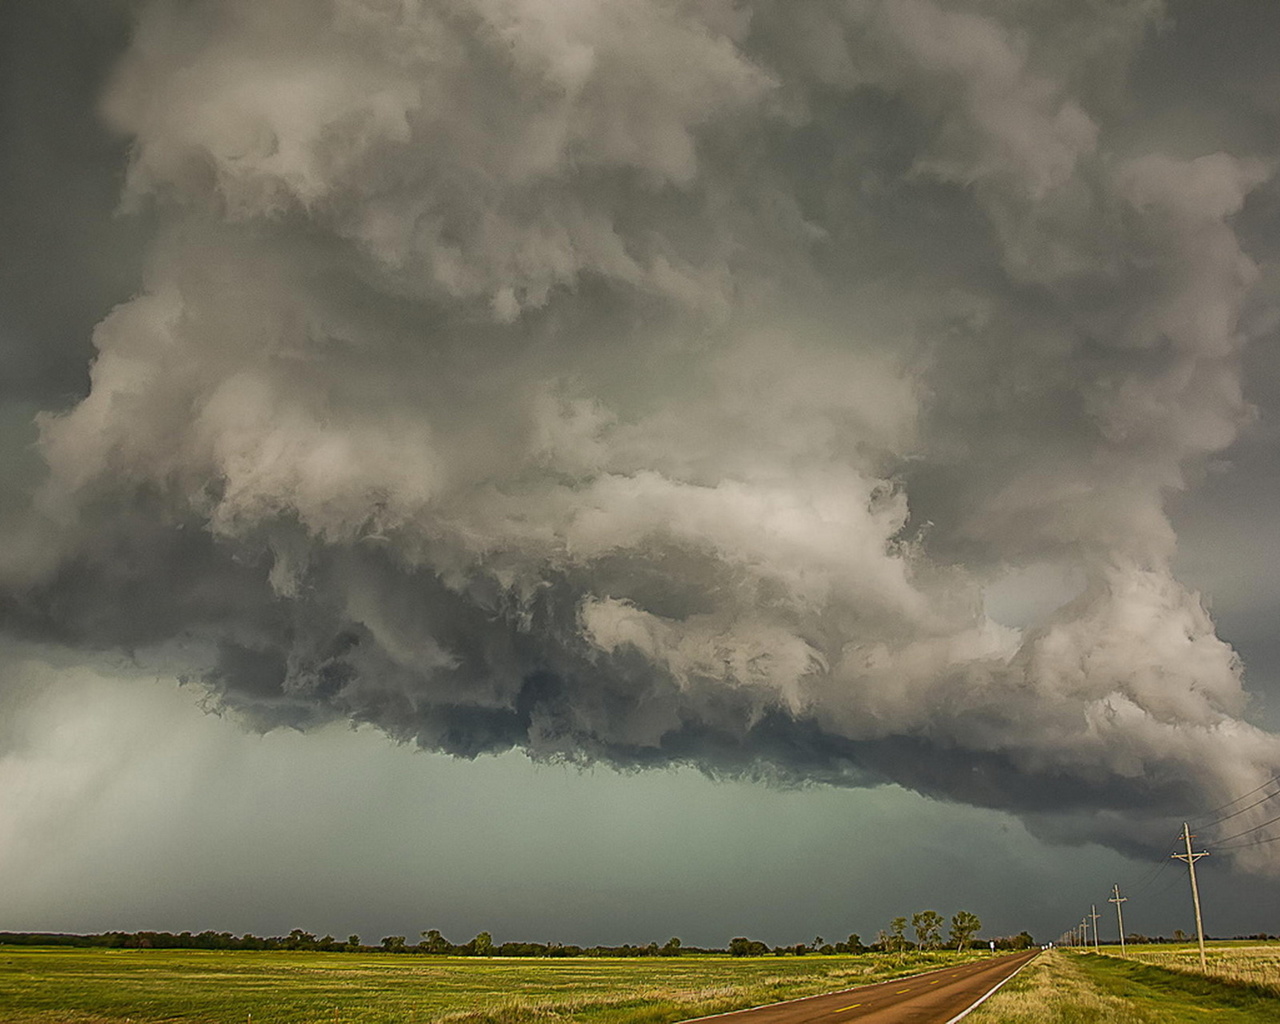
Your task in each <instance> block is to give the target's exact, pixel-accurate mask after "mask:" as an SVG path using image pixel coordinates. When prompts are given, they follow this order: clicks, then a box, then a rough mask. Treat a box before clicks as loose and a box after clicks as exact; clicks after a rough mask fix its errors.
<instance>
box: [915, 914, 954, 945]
mask: <svg viewBox="0 0 1280 1024" xmlns="http://www.w3.org/2000/svg"><path fill="white" fill-rule="evenodd" d="M944 924H946V921H945V919H944V918H943V916H942V915H941V914H939V913H938V912H937V911H936V910H922V911H920V912H919V913H917V914H912V915H911V927H912V928H913V929H914V930H915V933H916V941H917V942H918V943H920V948H921V949H937V948H938V946H939V945H941V942H942V926H943V925H944Z"/></svg>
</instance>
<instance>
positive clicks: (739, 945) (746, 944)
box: [729, 935, 751, 956]
mask: <svg viewBox="0 0 1280 1024" xmlns="http://www.w3.org/2000/svg"><path fill="white" fill-rule="evenodd" d="M729 955H730V956H750V955H751V940H750V939H749V938H747V937H746V936H745V935H739V936H738V937H737V938H736V939H730V940H729Z"/></svg>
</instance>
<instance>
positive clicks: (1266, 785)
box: [1196, 775, 1280, 828]
mask: <svg viewBox="0 0 1280 1024" xmlns="http://www.w3.org/2000/svg"><path fill="white" fill-rule="evenodd" d="M1277 780H1280V775H1273V776H1271V778H1269V779H1267V781H1266V782H1264V783H1263V784H1262V785H1261V786H1255V787H1254V788H1253V789H1251V790H1249V792H1247V793H1242V794H1240V796H1238V797H1236V798H1235V799H1234V800H1228V801H1227V802H1226V803H1225V804H1223V805H1222V806H1221V807H1215V808H1214V809H1213V810H1211V811H1205V812H1204V816H1205V817H1206V818H1207V817H1209V815H1211V814H1217V813H1218V812H1219V811H1225V810H1226V809H1227V808H1228V807H1230V806H1231V805H1232V804H1238V803H1239V802H1240V801H1241V800H1243V799H1245V798H1246V797H1251V796H1253V794H1254V793H1258V792H1261V791H1262V790H1264V789H1266V788H1267V787H1268V786H1269V785H1271V783H1273V782H1275V781H1277ZM1211 824H1212V823H1211ZM1196 827H1197V828H1208V827H1209V826H1208V825H1197V826H1196Z"/></svg>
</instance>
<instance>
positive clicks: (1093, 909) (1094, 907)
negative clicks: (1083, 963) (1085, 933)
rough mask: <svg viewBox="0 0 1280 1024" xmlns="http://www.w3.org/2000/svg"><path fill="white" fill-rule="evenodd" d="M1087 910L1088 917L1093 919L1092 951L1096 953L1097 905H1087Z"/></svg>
mask: <svg viewBox="0 0 1280 1024" xmlns="http://www.w3.org/2000/svg"><path fill="white" fill-rule="evenodd" d="M1089 910H1090V914H1089V916H1090V917H1091V918H1093V951H1094V952H1095V953H1096V952H1098V904H1096V903H1091V904H1089Z"/></svg>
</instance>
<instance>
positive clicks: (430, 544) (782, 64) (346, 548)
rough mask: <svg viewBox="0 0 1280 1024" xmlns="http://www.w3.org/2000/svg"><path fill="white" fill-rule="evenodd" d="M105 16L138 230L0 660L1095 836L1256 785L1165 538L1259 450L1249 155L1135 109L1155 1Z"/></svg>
mask: <svg viewBox="0 0 1280 1024" xmlns="http://www.w3.org/2000/svg"><path fill="white" fill-rule="evenodd" d="M132 17H133V21H132V28H131V33H130V35H129V42H128V44H127V47H126V48H125V50H124V52H123V54H122V55H121V56H120V57H119V59H118V61H117V63H116V65H115V68H114V71H113V73H112V75H111V78H110V83H109V85H108V87H107V89H106V91H105V95H104V96H103V97H102V98H101V109H102V112H103V116H104V117H105V118H106V119H107V121H108V122H109V124H110V125H111V126H112V127H113V129H114V130H116V131H117V132H119V133H120V134H121V136H122V137H123V138H124V139H127V140H128V146H129V155H128V163H127V169H126V170H125V171H124V175H123V185H122V193H121V196H120V203H121V207H122V210H123V211H124V213H125V214H126V215H129V216H135V217H141V218H143V219H144V220H146V221H147V222H148V223H154V224H155V231H154V238H153V239H152V241H151V242H150V243H149V248H148V255H147V258H146V269H145V272H144V273H143V280H142V284H141V287H140V288H139V290H138V292H137V294H136V295H134V296H133V297H132V298H130V299H129V300H128V301H125V302H123V303H122V304H120V305H118V306H117V307H116V308H115V309H114V310H112V311H111V312H110V313H109V315H107V316H106V317H105V319H103V320H102V321H101V322H100V323H99V324H98V326H97V327H96V329H95V330H94V331H93V335H92V340H93V345H94V348H95V350H96V354H95V355H94V357H93V360H92V366H91V370H90V384H89V386H88V389H87V392H86V393H85V394H84V395H83V397H82V398H80V399H79V400H78V401H76V402H75V403H74V404H72V405H70V406H69V407H67V408H60V409H55V408H54V407H53V406H52V405H51V404H50V403H44V405H45V408H46V411H44V412H42V413H40V415H39V417H38V423H39V441H38V448H37V451H38V454H39V463H40V464H39V466H36V467H34V468H33V470H32V473H33V476H34V477H38V480H36V481H35V483H33V485H32V488H31V497H30V501H29V502H27V503H14V502H10V503H8V504H7V505H6V506H5V508H6V517H7V518H6V529H7V531H8V533H9V535H10V537H11V538H12V540H11V543H10V544H9V545H7V546H6V548H5V550H4V552H3V554H0V614H3V618H4V622H5V623H6V627H7V629H8V630H9V631H10V632H11V634H13V635H15V636H22V637H26V638H37V639H41V640H44V641H51V642H55V643H59V644H68V645H73V646H76V647H78V648H81V649H83V650H85V651H90V652H103V651H116V652H119V651H125V652H129V653H130V654H131V655H133V656H134V657H137V658H138V659H140V660H142V661H144V662H147V661H154V662H155V663H157V664H165V665H171V664H174V663H175V661H176V662H177V663H179V664H181V665H183V666H184V669H183V671H184V672H185V673H186V674H187V675H188V676H189V677H190V678H191V679H192V680H197V681H199V682H200V683H201V684H202V685H204V686H205V687H207V688H208V689H209V691H210V694H211V699H212V700H213V702H214V703H215V704H216V705H218V706H220V707H224V708H226V709H229V710H232V711H234V712H235V713H237V714H238V715H240V716H242V717H243V719H244V720H245V721H246V722H248V723H249V724H251V725H252V726H254V727H257V728H264V729H266V728H275V727H282V726H288V727H296V728H302V729H305V728H308V727H312V726H317V725H320V724H323V723H326V722H330V721H334V720H343V719H346V720H351V721H353V722H358V723H372V724H374V725H376V726H377V727H379V728H381V729H382V730H384V731H385V732H386V733H388V734H389V735H390V736H392V737H394V738H395V739H397V740H403V741H410V742H414V743H417V744H419V745H421V746H423V747H425V748H428V749H432V750H440V751H445V752H449V753H453V754H457V755H460V756H463V757H474V756H476V755H479V754H482V753H489V752H497V751H503V750H508V749H511V748H513V747H514V748H522V749H524V750H526V751H528V752H529V754H530V755H531V756H534V757H537V758H555V759H568V760H571V761H578V762H584V763H585V762H593V761H603V762H606V763H612V764H615V765H619V766H625V767H632V766H649V765H661V764H670V763H684V764H691V765H695V766H698V767H700V768H703V769H704V770H706V771H709V772H711V773H713V774H747V775H753V774H754V775H761V776H765V777H770V778H775V779H781V780H784V781H786V780H790V781H803V780H819V781H825V782H833V783H838V784H851V785H871V784H875V783H878V782H883V781H894V782H898V783H901V784H903V785H905V786H908V787H911V788H913V789H916V790H918V791H920V792H922V793H925V794H928V795H931V796H937V797H941V798H946V799H951V800H957V801H963V802H968V803H972V804H975V805H980V806H988V807H997V808H1003V809H1009V810H1013V811H1015V812H1017V813H1020V814H1022V815H1024V816H1025V820H1026V821H1027V822H1028V823H1029V824H1030V825H1031V826H1032V827H1033V828H1035V829H1036V830H1037V831H1038V832H1039V833H1040V834H1041V835H1047V836H1055V835H1058V834H1066V832H1067V830H1069V831H1070V833H1071V834H1073V835H1077V836H1078V835H1079V830H1080V828H1081V822H1082V821H1083V822H1084V828H1085V829H1086V830H1087V836H1088V837H1089V838H1092V839H1096V840H1098V841H1101V842H1105V843H1109V844H1112V845H1115V846H1117V847H1119V848H1121V849H1138V848H1142V847H1145V846H1147V845H1149V844H1156V845H1161V844H1163V842H1164V837H1165V834H1166V832H1168V831H1169V829H1168V823H1169V820H1171V819H1172V818H1174V817H1177V816H1179V815H1184V814H1187V813H1190V811H1189V810H1188V809H1191V810H1195V809H1197V808H1204V807H1207V806H1211V805H1216V804H1218V803H1221V802H1223V801H1225V800H1229V799H1231V798H1232V797H1234V796H1235V795H1236V794H1237V793H1239V792H1243V791H1247V790H1251V789H1253V788H1255V787H1256V786H1258V785H1259V784H1260V783H1261V782H1263V781H1264V780H1265V779H1267V778H1268V777H1269V776H1270V775H1272V774H1274V773H1275V771H1276V770H1277V769H1278V768H1280V739H1278V738H1277V737H1276V736H1274V735H1272V734H1270V733H1268V732H1265V731H1263V730H1262V729H1260V728H1258V727H1256V726H1254V725H1252V724H1250V723H1249V722H1248V720H1247V718H1246V710H1247V699H1248V694H1247V693H1246V691H1245V689H1244V687H1243V684H1242V666H1241V663H1240V660H1239V658H1238V657H1237V656H1236V654H1235V653H1234V651H1233V650H1232V649H1231V647H1230V646H1229V645H1228V644H1226V643H1225V642H1223V641H1222V640H1221V639H1219V637H1218V636H1217V634H1216V632H1215V628H1214V623H1213V621H1212V619H1211V618H1210V616H1209V614H1208V613H1207V611H1206V610H1205V608H1204V607H1203V604H1202V602H1201V600H1200V598H1199V596H1198V595H1197V594H1196V593H1194V592H1193V591H1192V590H1190V589H1189V588H1188V587H1186V586H1184V585H1183V584H1182V583H1181V582H1179V580H1178V579H1177V578H1176V577H1175V575H1174V573H1173V571H1172V568H1171V566H1172V563H1173V558H1174V556H1175V554H1176V536H1175V533H1174V530H1173V528H1172V527H1171V525H1170V520H1169V517H1168V514H1167V511H1166V507H1167V504H1168V501H1169V499H1170V496H1171V495H1173V494H1176V493H1178V492H1180V491H1182V490H1185V489H1186V488H1188V487H1190V486H1193V485H1196V484H1197V483H1198V482H1199V481H1200V480H1201V478H1202V476H1203V474H1204V471H1205V467H1206V465H1207V464H1208V461H1209V460H1210V459H1212V458H1213V457H1214V456H1215V455H1216V454H1217V453H1220V452H1222V451H1223V450H1225V449H1227V448H1228V447H1229V446H1230V445H1231V444H1232V443H1233V442H1234V441H1235V440H1236V438H1237V437H1238V436H1239V434H1240V432H1241V431H1242V430H1246V429H1248V428H1249V425H1250V423H1251V421H1252V418H1253V411H1252V409H1251V407H1250V405H1249V403H1248V402H1247V401H1246V399H1245V397H1244V393H1243V390H1242V376H1241V361H1242V357H1243V353H1244V351H1245V348H1246V346H1247V344H1248V343H1249V342H1250V341H1251V340H1252V339H1254V338H1256V337H1259V336H1261V335H1263V334H1265V333H1267V332H1270V331H1271V330H1273V328H1274V322H1275V321H1274V318H1273V316H1272V313H1271V310H1272V304H1271V298H1270V296H1271V295H1273V294H1274V291H1275V289H1274V283H1273V282H1274V281H1275V280H1276V275H1275V271H1274V268H1272V267H1271V266H1269V265H1268V264H1267V263H1266V262H1265V260H1264V259H1263V258H1262V257H1261V256H1258V255H1257V254H1255V255H1250V252H1249V251H1246V246H1245V245H1244V244H1243V243H1242V233H1241V229H1240V227H1239V221H1240V219H1241V217H1242V211H1244V210H1245V209H1246V206H1247V204H1249V203H1250V202H1251V197H1252V196H1255V195H1258V194H1264V195H1265V194H1270V192H1269V190H1271V189H1272V188H1273V185H1272V176H1273V173H1274V170H1275V164H1274V160H1273V158H1272V156H1271V154H1269V153H1267V152H1266V151H1265V150H1264V149H1262V148H1261V147H1253V148H1251V147H1249V146H1248V145H1243V144H1241V145H1238V146H1235V147H1229V149H1223V148H1221V145H1220V143H1221V141H1222V140H1220V139H1215V138H1211V137H1210V136H1209V134H1208V133H1201V134H1200V135H1196V134H1195V132H1194V131H1192V132H1191V134H1190V137H1189V136H1188V132H1187V131H1183V132H1181V133H1177V132H1173V131H1171V130H1165V129H1164V128H1162V127H1161V126H1160V124H1159V123H1158V119H1154V118H1153V119H1150V121H1143V116H1142V111H1141V110H1140V104H1139V103H1138V100H1137V99H1136V98H1135V97H1134V95H1133V94H1132V93H1131V91H1130V87H1129V84H1128V83H1129V71H1130V68H1131V66H1132V64H1133V62H1134V61H1135V60H1137V59H1138V57H1139V56H1140V54H1141V52H1142V49H1143V47H1144V45H1146V44H1147V43H1148V42H1149V41H1150V39H1151V38H1152V35H1153V34H1154V33H1158V32H1160V31H1162V26H1164V28H1165V29H1166V30H1167V23H1166V21H1165V12H1164V10H1163V8H1162V6H1161V5H1160V4H1158V3H1154V2H1151V0H1133V2H1115V3H1106V4H1101V3H1099V4H1092V3H1091V4H1072V5H1063V4H1057V3H1048V2H1044V3H1026V2H1017V3H1014V2H1000V0H969V2H957V3H945V4H944V3H937V2H932V0H846V2H813V3H778V2H769V0H756V2H741V3H735V2H731V0H572V2H566V0H439V2H409V0H403V2H402V0H277V2H273V3H270V4H262V3H260V2H254V0H200V2H176V0H162V2H146V3H140V4H138V5H136V7H135V9H134V10H133V14H132ZM1135 125H1146V126H1147V127H1146V130H1138V128H1136V127H1135ZM999 609H1002V610H999ZM1260 813H1261V812H1260ZM1178 820H1181V819H1180V818H1179V819H1178ZM1242 820H1245V821H1247V820H1248V819H1242ZM1258 820H1262V819H1261V818H1259V819H1258ZM1239 856H1240V858H1241V864H1242V866H1244V867H1246V868H1251V869H1256V870H1265V869H1266V868H1267V867H1268V864H1269V860H1268V859H1267V858H1265V857H1262V856H1259V855H1258V854H1257V851H1256V850H1255V851H1249V850H1245V851H1243V852H1242V853H1241V854H1239ZM1250 858H1253V859H1250Z"/></svg>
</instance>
